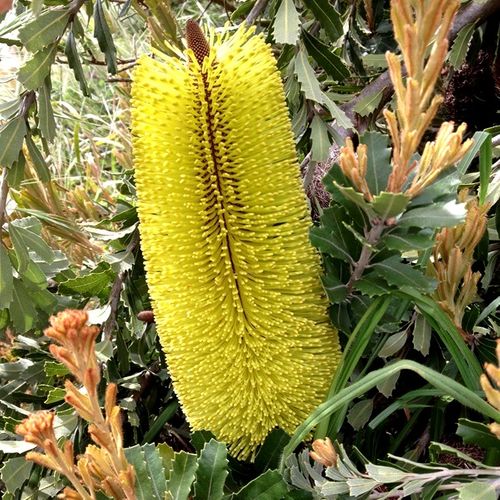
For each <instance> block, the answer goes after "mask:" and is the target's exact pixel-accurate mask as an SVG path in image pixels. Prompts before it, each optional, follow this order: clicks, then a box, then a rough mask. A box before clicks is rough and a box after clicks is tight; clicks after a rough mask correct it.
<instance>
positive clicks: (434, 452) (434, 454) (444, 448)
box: [429, 442, 484, 467]
mask: <svg viewBox="0 0 500 500" xmlns="http://www.w3.org/2000/svg"><path fill="white" fill-rule="evenodd" d="M443 453H445V454H451V455H454V456H455V457H457V458H460V459H461V460H464V461H466V462H469V463H471V464H474V465H476V466H477V467H484V465H483V464H482V463H481V462H480V461H479V460H476V459H475V458H472V457H471V456H469V455H467V454H466V453H463V452H462V451H460V450H457V449H456V448H453V446H449V445H447V444H443V443H436V442H431V444H430V446H429V455H430V458H431V460H432V461H436V460H437V459H438V458H439V455H441V454H443Z"/></svg>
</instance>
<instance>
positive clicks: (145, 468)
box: [125, 444, 166, 500]
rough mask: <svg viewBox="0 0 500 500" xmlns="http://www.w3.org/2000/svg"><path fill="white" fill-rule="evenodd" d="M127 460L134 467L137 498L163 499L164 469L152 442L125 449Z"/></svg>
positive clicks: (147, 499) (164, 488)
mask: <svg viewBox="0 0 500 500" xmlns="http://www.w3.org/2000/svg"><path fill="white" fill-rule="evenodd" d="M125 455H126V457H127V460H128V461H129V463H130V464H131V465H133V467H134V469H135V475H136V481H135V493H136V497H137V499H138V500H164V498H165V491H166V480H165V470H164V468H163V461H162V458H161V456H160V454H159V452H158V450H157V449H156V447H155V445H154V444H145V445H142V446H139V445H135V446H132V447H130V448H126V449H125Z"/></svg>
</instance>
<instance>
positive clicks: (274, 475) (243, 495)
mask: <svg viewBox="0 0 500 500" xmlns="http://www.w3.org/2000/svg"><path fill="white" fill-rule="evenodd" d="M287 492H288V488H287V486H286V483H285V481H284V480H283V478H282V477H281V474H280V473H279V472H278V471H276V470H268V471H267V472H264V474H262V475H260V476H259V477H257V478H256V479H254V480H253V481H251V482H249V483H248V484H247V485H246V486H245V487H243V488H242V489H241V490H240V491H239V492H238V493H236V494H235V495H234V496H233V500H270V499H274V498H283V497H284V496H285V495H286V494H287Z"/></svg>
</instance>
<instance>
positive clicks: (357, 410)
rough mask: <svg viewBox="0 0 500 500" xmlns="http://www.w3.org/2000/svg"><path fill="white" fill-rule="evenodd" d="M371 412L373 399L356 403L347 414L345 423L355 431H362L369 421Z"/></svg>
mask: <svg viewBox="0 0 500 500" xmlns="http://www.w3.org/2000/svg"><path fill="white" fill-rule="evenodd" d="M372 411H373V399H364V400H363V401H358V402H357V403H356V404H355V405H354V406H353V407H352V408H351V409H350V410H349V413H348V414H347V421H348V422H349V423H350V424H351V426H352V428H353V429H354V430H355V431H358V430H359V429H362V428H363V427H364V426H365V425H366V424H367V423H368V420H370V417H371V416H372Z"/></svg>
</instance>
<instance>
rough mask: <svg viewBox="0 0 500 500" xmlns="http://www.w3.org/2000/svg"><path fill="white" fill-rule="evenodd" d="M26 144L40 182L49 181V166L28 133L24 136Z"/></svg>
mask: <svg viewBox="0 0 500 500" xmlns="http://www.w3.org/2000/svg"><path fill="white" fill-rule="evenodd" d="M26 146H27V147H28V152H29V154H30V158H31V161H32V163H33V166H34V167H35V170H36V173H37V175H38V177H39V178H40V180H41V181H42V182H48V181H50V170H49V167H48V166H47V163H45V159H44V157H43V156H42V153H40V150H39V149H38V148H37V147H36V144H35V143H34V142H33V139H32V138H31V136H30V135H29V134H28V135H27V136H26Z"/></svg>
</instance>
